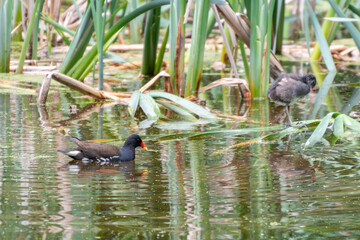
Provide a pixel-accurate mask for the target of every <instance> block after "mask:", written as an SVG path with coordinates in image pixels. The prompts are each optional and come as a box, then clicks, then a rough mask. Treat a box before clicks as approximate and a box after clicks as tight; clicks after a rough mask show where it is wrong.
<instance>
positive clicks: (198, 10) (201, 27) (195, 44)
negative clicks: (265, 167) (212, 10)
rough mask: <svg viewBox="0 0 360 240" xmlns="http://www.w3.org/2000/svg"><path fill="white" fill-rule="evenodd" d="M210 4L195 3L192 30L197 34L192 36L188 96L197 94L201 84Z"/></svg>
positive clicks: (208, 2)
mask: <svg viewBox="0 0 360 240" xmlns="http://www.w3.org/2000/svg"><path fill="white" fill-rule="evenodd" d="M209 6H210V0H203V1H198V2H197V4H196V5H195V13H194V22H193V25H192V32H193V33H196V34H195V35H192V37H191V47H190V55H189V66H188V74H187V79H186V87H185V96H186V97H187V96H190V95H195V94H197V89H198V87H199V85H200V80H201V74H202V64H203V57H204V48H205V40H206V29H207V28H206V26H207V20H208V13H209Z"/></svg>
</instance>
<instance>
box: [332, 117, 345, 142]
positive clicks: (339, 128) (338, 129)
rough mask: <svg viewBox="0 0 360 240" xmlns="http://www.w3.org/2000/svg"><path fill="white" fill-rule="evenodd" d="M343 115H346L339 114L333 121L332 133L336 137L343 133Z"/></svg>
mask: <svg viewBox="0 0 360 240" xmlns="http://www.w3.org/2000/svg"><path fill="white" fill-rule="evenodd" d="M344 117H346V115H344V114H341V115H339V116H337V117H336V118H335V121H334V135H335V136H336V137H338V138H339V137H341V136H342V135H344Z"/></svg>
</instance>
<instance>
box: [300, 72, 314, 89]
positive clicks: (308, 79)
mask: <svg viewBox="0 0 360 240" xmlns="http://www.w3.org/2000/svg"><path fill="white" fill-rule="evenodd" d="M302 79H303V81H304V82H305V83H306V84H308V85H309V86H310V87H311V89H312V90H314V89H315V86H316V77H315V76H314V75H312V74H307V75H305V76H303V77H302Z"/></svg>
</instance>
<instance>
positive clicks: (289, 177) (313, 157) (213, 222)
mask: <svg viewBox="0 0 360 240" xmlns="http://www.w3.org/2000/svg"><path fill="white" fill-rule="evenodd" d="M357 95H358V94H356V92H355V93H354V94H353V96H354V97H352V98H354V99H355V100H352V101H351V106H353V107H354V108H356V105H355V104H354V101H356V99H358V98H357V97H356V96H357ZM50 98H51V101H53V102H56V104H51V105H48V106H46V108H45V107H41V108H38V106H36V103H35V98H34V97H32V96H26V95H22V96H20V95H15V94H8V93H4V94H0V120H1V127H0V133H1V135H0V141H1V148H0V239H53V238H60V239H79V238H82V239H83V238H86V239H96V238H101V239H120V238H126V239H136V238H140V239H178V238H180V239H249V238H250V239H270V238H275V239H290V238H303V237H306V238H310V239H314V238H330V237H332V238H336V239H337V238H341V237H346V238H350V239H357V238H358V237H359V236H360V231H359V230H358V229H359V220H358V219H359V217H360V208H359V205H360V198H359V196H360V185H359V180H360V177H359V170H360V169H359V166H360V164H359V162H360V158H359V155H358V152H359V143H358V140H357V139H352V140H344V141H343V142H339V143H338V144H337V145H336V146H335V147H328V146H322V145H319V146H315V147H313V148H310V149H306V150H302V148H301V145H302V144H303V143H304V142H305V140H306V139H307V138H308V137H309V134H310V133H304V134H301V135H296V136H292V137H291V138H289V139H286V138H284V139H281V140H279V141H275V142H271V143H259V144H253V145H250V146H246V147H243V148H239V149H230V150H228V151H227V152H225V153H224V154H220V155H215V156H212V155H211V154H212V153H213V152H215V151H217V150H219V149H224V148H226V147H227V146H231V145H234V144H236V143H239V142H242V141H248V140H249V139H254V138H255V137H258V136H260V135H262V134H264V133H263V132H260V133H251V134H249V135H239V136H229V135H216V136H211V135H210V136H204V137H196V138H185V139H182V140H179V139H177V140H176V139H175V140H174V139H172V140H171V139H170V140H169V139H167V140H166V141H161V142H158V141H157V138H156V137H149V136H151V135H152V136H156V135H165V134H177V133H183V132H191V131H209V130H214V129H216V130H221V129H224V130H225V129H237V128H243V127H244V128H246V127H249V126H250V127H253V126H266V125H268V124H271V125H273V124H277V123H275V122H276V121H277V120H276V119H275V117H279V116H280V115H281V114H279V113H276V112H275V110H274V109H272V107H269V105H268V102H267V101H258V102H255V103H252V106H251V109H250V110H249V114H248V113H247V111H248V108H249V105H247V106H246V111H245V112H246V113H245V115H246V116H245V117H248V118H249V121H248V122H246V123H243V122H239V121H232V120H227V121H220V122H219V123H209V124H202V125H192V127H191V128H188V129H191V130H181V129H185V128H181V127H179V128H178V129H175V128H176V125H172V126H171V128H172V129H174V130H167V129H170V128H169V127H168V126H167V127H163V126H162V125H161V123H159V122H158V123H156V125H155V123H152V122H149V123H148V126H147V127H146V128H145V127H139V123H138V122H137V121H135V120H130V119H129V118H128V114H127V107H126V105H121V104H120V105H114V104H108V103H106V104H104V103H91V102H88V100H81V99H77V100H76V101H75V100H74V98H70V97H69V96H67V95H66V94H62V93H59V92H56V93H54V94H52V95H51V96H50ZM215 98H216V94H215ZM309 101H313V99H312V98H311V97H310V99H309ZM70 105H76V106H77V107H76V110H77V111H76V113H71V112H70V111H69V106H70ZM209 105H210V106H213V107H214V106H215V105H214V104H213V103H211V102H209ZM309 105H310V106H311V104H308V102H307V100H305V101H304V102H301V103H299V104H298V105H296V106H295V107H294V108H293V109H292V114H293V115H295V118H296V119H297V120H302V119H306V118H308V116H309V113H310V112H311V109H309V108H306V107H305V106H309ZM344 106H345V105H344ZM336 107H337V105H336V104H335V105H334V106H332V108H336ZM338 107H339V108H341V107H342V105H341V104H340V105H339V106H338ZM323 108H324V106H323V105H321V106H320V107H318V108H317V114H318V115H317V116H318V117H321V116H324V115H325V114H326V113H327V111H324V109H323ZM339 108H337V109H335V110H337V111H340V109H339ZM241 109H242V111H241V112H244V111H243V110H244V109H245V107H242V108H241ZM259 109H260V110H259ZM238 110H239V109H237V110H235V111H229V112H230V113H234V112H236V111H238ZM346 111H347V112H349V111H351V107H349V105H346ZM353 111H354V109H353ZM258 112H261V114H262V115H259V114H258ZM280 112H281V111H280ZM250 117H251V119H250ZM274 119H275V120H276V121H275V120H274ZM141 120H143V119H141ZM246 124H249V125H246ZM256 124H258V125H256ZM134 132H137V133H139V134H140V135H142V136H145V138H143V140H144V142H145V143H146V145H147V146H148V148H149V150H150V151H148V152H146V151H137V155H136V160H135V161H132V162H121V163H107V164H102V163H98V162H82V161H71V160H70V159H69V158H68V157H66V156H64V155H61V154H59V153H58V152H56V149H59V148H61V149H65V148H70V147H73V143H72V142H71V141H69V139H68V138H69V137H68V136H65V135H68V134H69V133H70V134H71V135H73V136H75V137H78V138H82V139H121V140H124V139H125V138H126V137H127V136H128V135H129V134H131V133H134ZM147 136H148V137H147ZM112 143H113V144H118V145H122V141H116V142H112Z"/></svg>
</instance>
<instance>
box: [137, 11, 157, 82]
mask: <svg viewBox="0 0 360 240" xmlns="http://www.w3.org/2000/svg"><path fill="white" fill-rule="evenodd" d="M160 14H161V8H160V7H159V8H155V9H152V10H150V11H149V12H148V14H147V17H146V23H145V36H144V51H143V61H142V66H141V73H142V74H144V75H154V74H155V63H156V51H157V46H158V42H159V31H160Z"/></svg>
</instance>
